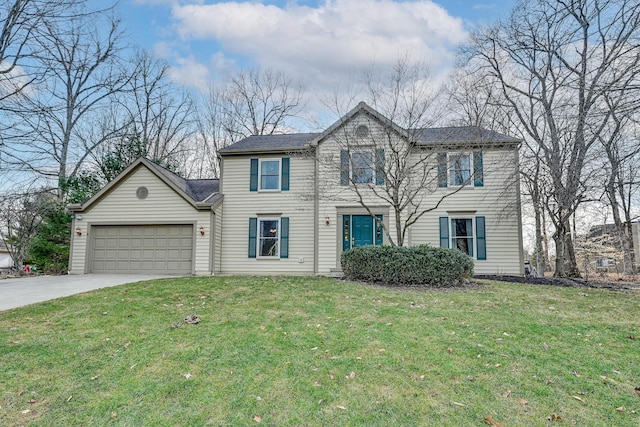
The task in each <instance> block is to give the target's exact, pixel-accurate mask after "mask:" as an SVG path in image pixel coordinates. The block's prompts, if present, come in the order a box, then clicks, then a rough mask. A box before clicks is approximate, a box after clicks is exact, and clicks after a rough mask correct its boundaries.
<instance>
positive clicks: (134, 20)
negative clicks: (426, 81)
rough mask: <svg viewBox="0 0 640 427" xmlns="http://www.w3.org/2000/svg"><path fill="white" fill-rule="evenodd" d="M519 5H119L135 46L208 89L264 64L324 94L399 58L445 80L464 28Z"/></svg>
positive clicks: (172, 1)
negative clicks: (405, 57) (237, 71)
mask: <svg viewBox="0 0 640 427" xmlns="http://www.w3.org/2000/svg"><path fill="white" fill-rule="evenodd" d="M514 2H515V0H449V1H446V0H437V1H433V0H417V1H412V0H409V1H393V0H326V1H317V0H298V1H296V0H291V1H287V0H262V1H260V0H255V1H241V0H239V1H211V0H121V2H120V4H119V6H118V9H119V11H120V13H121V15H122V17H123V21H124V26H125V28H126V30H127V31H128V32H129V33H130V34H131V36H132V38H133V41H134V42H135V43H136V44H140V45H142V46H144V47H147V48H149V49H152V50H153V51H154V52H156V54H158V55H159V56H161V57H162V58H164V59H166V60H167V61H168V62H169V63H170V64H171V66H172V70H173V76H174V78H175V79H176V80H177V81H179V82H180V83H182V84H184V85H186V86H190V87H195V88H199V89H206V88H207V87H208V86H209V85H210V84H211V83H212V82H217V81H222V80H224V79H225V77H226V76H228V75H229V74H230V73H231V72H233V70H234V69H236V68H237V67H248V66H258V67H261V68H275V69H278V70H283V71H285V72H286V73H287V74H288V75H290V76H291V77H295V78H298V79H300V80H301V81H303V82H304V83H305V85H306V86H307V87H308V88H311V89H312V90H316V91H317V90H322V89H328V88H330V87H335V86H336V84H338V83H339V82H340V81H341V80H344V79H345V78H349V76H351V77H353V76H354V75H356V74H357V73H358V72H359V71H362V70H365V69H367V68H370V67H371V66H376V67H383V66H385V65H389V64H393V63H394V62H396V61H397V59H398V57H399V56H402V55H409V56H410V57H411V58H412V59H416V60H424V61H425V62H426V63H428V64H429V65H430V67H431V70H432V74H433V76H434V79H438V78H440V77H441V76H443V75H444V74H445V73H446V71H447V70H448V69H450V67H451V66H452V65H453V62H454V57H455V49H456V47H457V46H459V45H460V44H461V43H462V42H464V40H465V38H466V36H467V32H468V31H469V30H470V29H471V28H473V27H474V26H475V25H479V24H482V23H487V22H493V21H494V20H496V19H498V18H499V17H501V16H504V14H506V13H507V12H508V10H509V9H510V8H511V7H512V6H513V4H514Z"/></svg>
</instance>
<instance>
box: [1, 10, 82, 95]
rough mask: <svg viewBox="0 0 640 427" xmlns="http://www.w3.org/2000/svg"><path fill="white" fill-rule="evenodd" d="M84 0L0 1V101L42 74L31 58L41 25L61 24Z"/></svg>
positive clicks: (38, 49) (37, 45) (36, 46)
mask: <svg viewBox="0 0 640 427" xmlns="http://www.w3.org/2000/svg"><path fill="white" fill-rule="evenodd" d="M81 3H84V1H83V0H0V102H2V101H3V100H5V99H6V98H8V97H11V96H15V95H17V94H19V93H20V92H21V91H22V90H23V89H25V88H26V87H27V86H28V85H29V84H30V83H32V82H34V81H36V80H37V79H38V78H39V77H41V73H40V71H41V70H40V69H39V68H38V67H37V66H35V64H34V62H33V59H34V56H36V55H38V54H39V53H40V52H41V50H42V46H40V45H39V44H38V43H37V42H34V41H35V40H36V39H37V38H38V37H39V36H40V32H41V30H42V29H43V28H44V24H45V23H47V24H49V25H51V24H54V23H55V24H58V25H60V24H63V23H64V21H65V20H67V19H69V18H70V17H71V16H72V14H70V13H69V10H70V9H74V6H76V5H78V4H81Z"/></svg>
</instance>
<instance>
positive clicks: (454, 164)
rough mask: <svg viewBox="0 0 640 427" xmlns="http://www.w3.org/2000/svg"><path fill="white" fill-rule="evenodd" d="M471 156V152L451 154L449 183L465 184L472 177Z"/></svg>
mask: <svg viewBox="0 0 640 427" xmlns="http://www.w3.org/2000/svg"><path fill="white" fill-rule="evenodd" d="M470 157H471V156H470V155H469V154H453V155H449V185H465V184H468V183H469V178H471V158H470Z"/></svg>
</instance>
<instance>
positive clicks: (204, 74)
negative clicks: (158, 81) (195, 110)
mask: <svg viewBox="0 0 640 427" xmlns="http://www.w3.org/2000/svg"><path fill="white" fill-rule="evenodd" d="M176 64H177V65H176V66H174V67H172V68H171V70H170V74H169V75H170V76H171V78H172V79H173V80H174V81H176V82H178V83H180V84H181V85H183V86H188V87H194V88H196V89H199V90H201V91H206V90H207V89H208V88H209V85H210V83H211V73H210V71H209V69H208V68H207V67H206V66H205V65H202V64H200V63H199V62H198V61H196V60H195V59H194V58H193V57H192V56H188V57H186V58H178V59H177V60H176Z"/></svg>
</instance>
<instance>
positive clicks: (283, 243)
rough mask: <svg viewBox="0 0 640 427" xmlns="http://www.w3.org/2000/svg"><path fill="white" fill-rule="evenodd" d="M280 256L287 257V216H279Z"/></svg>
mask: <svg viewBox="0 0 640 427" xmlns="http://www.w3.org/2000/svg"><path fill="white" fill-rule="evenodd" d="M280 258H289V218H286V217H283V218H280Z"/></svg>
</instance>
